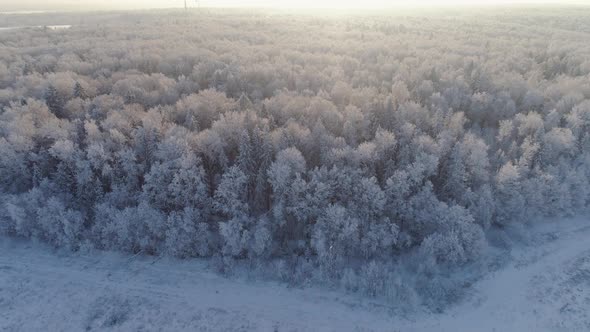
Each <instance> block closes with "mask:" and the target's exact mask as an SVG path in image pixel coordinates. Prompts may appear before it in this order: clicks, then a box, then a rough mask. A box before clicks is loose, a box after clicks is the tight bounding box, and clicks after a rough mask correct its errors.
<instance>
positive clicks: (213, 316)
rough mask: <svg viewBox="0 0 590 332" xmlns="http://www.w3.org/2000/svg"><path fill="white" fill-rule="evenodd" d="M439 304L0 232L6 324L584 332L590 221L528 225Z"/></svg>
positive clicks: (2, 326) (1, 313)
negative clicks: (408, 305) (419, 307)
mask: <svg viewBox="0 0 590 332" xmlns="http://www.w3.org/2000/svg"><path fill="white" fill-rule="evenodd" d="M530 234H532V235H531V236H530V238H528V239H526V241H524V242H525V243H526V244H525V245H520V246H518V247H516V248H514V249H513V250H512V254H511V258H510V259H509V263H508V264H507V265H506V266H504V267H503V268H501V269H499V270H498V271H496V272H494V273H492V274H490V275H489V276H488V277H487V278H485V279H483V280H481V281H480V282H478V283H476V284H475V285H474V286H473V288H472V290H471V291H470V292H468V293H469V294H471V295H469V296H468V297H467V298H465V299H464V300H463V301H462V302H461V303H460V304H458V305H456V306H454V307H451V308H449V309H448V310H446V311H445V313H443V314H432V313H427V312H426V311H421V312H417V313H413V314H407V315H401V314H399V313H396V314H394V313H392V311H391V310H389V308H388V306H387V305H385V304H383V303H378V302H376V301H372V300H369V299H362V298H360V297H357V296H354V295H346V294H343V293H341V292H339V291H328V290H320V289H316V288H306V289H293V288H288V287H287V286H285V285H281V284H277V283H271V282H266V281H252V280H242V279H236V278H232V279H227V278H224V277H221V276H219V275H217V274H215V273H213V272H211V271H209V270H208V269H207V267H206V265H205V263H203V262H202V261H198V260H186V261H178V260H172V259H160V260H157V259H154V258H153V257H130V256H123V255H119V254H113V253H101V252H90V253H89V252H86V253H84V254H71V253H69V254H68V253H65V252H61V251H59V252H55V251H51V250H48V248H47V247H45V246H43V245H39V244H33V243H30V242H21V241H16V240H12V239H5V238H4V239H2V240H0V250H1V255H0V330H2V331H82V330H115V331H195V330H196V331H588V330H590V314H589V312H590V241H588V239H589V238H590V223H589V222H588V220H587V219H583V218H582V219H572V220H563V221H560V222H553V223H543V224H540V225H537V226H534V227H533V232H531V233H530Z"/></svg>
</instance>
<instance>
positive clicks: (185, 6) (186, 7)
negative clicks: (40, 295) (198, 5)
mask: <svg viewBox="0 0 590 332" xmlns="http://www.w3.org/2000/svg"><path fill="white" fill-rule="evenodd" d="M187 9H188V6H187V5H186V0H184V10H187Z"/></svg>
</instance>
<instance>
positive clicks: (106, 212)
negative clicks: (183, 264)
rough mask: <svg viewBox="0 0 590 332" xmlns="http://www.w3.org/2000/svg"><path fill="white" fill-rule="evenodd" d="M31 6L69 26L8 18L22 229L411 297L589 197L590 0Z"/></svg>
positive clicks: (3, 64) (3, 197) (1, 151)
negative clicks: (410, 283)
mask: <svg viewBox="0 0 590 332" xmlns="http://www.w3.org/2000/svg"><path fill="white" fill-rule="evenodd" d="M56 20H59V22H55V21H56ZM29 21H30V22H35V23H34V24H35V25H39V22H42V23H41V24H71V25H72V27H71V28H69V29H58V30H53V29H44V28H25V29H14V30H6V31H0V202H1V204H0V233H3V234H5V235H8V236H13V237H23V238H35V239H39V240H41V241H43V242H46V243H49V244H51V245H53V246H55V247H65V248H69V249H71V250H74V251H77V250H80V249H84V248H97V249H101V250H115V251H121V252H127V253H132V254H137V253H142V254H146V255H168V256H175V257H180V258H190V257H205V258H211V261H214V262H216V263H215V264H216V266H218V268H219V269H220V271H223V272H228V273H230V272H231V271H232V269H233V268H234V266H236V265H240V264H245V265H247V266H250V267H253V268H262V267H264V269H265V271H269V270H271V271H273V272H272V273H275V274H276V276H278V277H280V278H282V279H284V280H287V281H289V282H292V283H294V284H305V283H308V282H316V281H318V282H319V281H321V282H327V283H330V284H334V285H340V286H341V287H343V288H345V289H347V290H351V291H357V290H358V291H361V292H363V293H365V294H368V295H373V296H375V295H379V296H381V295H383V294H386V295H385V296H390V297H392V298H400V297H409V296H411V294H406V293H404V292H410V290H409V288H408V289H406V287H402V286H401V283H402V282H401V281H400V279H399V276H400V275H401V270H404V271H405V270H409V272H411V273H412V274H413V275H415V276H416V278H418V279H417V280H420V279H419V278H420V276H422V277H423V282H424V283H427V282H428V281H431V278H430V276H431V275H432V274H433V273H435V272H433V271H439V270H440V269H443V268H444V269H448V268H456V267H461V266H465V265H467V264H471V263H473V262H477V260H478V258H480V257H481V255H482V253H483V252H484V251H485V250H486V248H487V247H488V246H489V245H490V241H491V239H490V238H491V237H490V234H491V233H494V234H496V233H498V232H501V230H502V229H505V228H506V227H513V226H515V225H523V227H526V225H525V224H526V223H528V222H531V221H534V220H536V219H538V218H542V217H564V216H575V215H578V214H580V213H583V212H584V211H586V209H587V208H588V206H589V203H590V182H589V180H590V44H589V43H588V41H589V40H590V10H588V9H580V8H575V9H572V8H569V9H557V8H551V9H537V10H533V9H530V8H529V9H511V10H510V11H508V10H505V9H497V10H491V11H490V10H486V11H485V12H478V13H477V15H473V13H471V12H464V11H450V10H449V11H448V12H445V13H444V15H443V14H441V13H436V14H435V13H430V12H427V13H421V14H416V13H411V12H408V13H401V14H400V13H390V14H389V15H385V14H379V15H377V14H365V15H333V16H322V15H292V14H286V13H285V12H260V11H212V10H200V11H196V10H195V11H189V12H188V13H185V12H180V11H169V12H151V11H146V12H118V13H117V12H113V13H101V14H84V15H83V16H80V15H79V14H52V15H46V14H35V15H5V16H0V26H8V25H14V26H24V25H27V24H28V22H29ZM519 227H520V226H519ZM494 239H495V241H496V242H498V240H497V239H496V238H494ZM406 258H410V259H408V260H406ZM406 272H408V271H406ZM419 289H420V290H419V292H422V294H420V295H424V296H430V295H432V294H433V293H436V292H443V291H442V290H440V285H438V286H436V287H430V288H429V287H427V286H426V285H421V286H420V287H419Z"/></svg>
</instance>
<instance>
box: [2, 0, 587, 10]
mask: <svg viewBox="0 0 590 332" xmlns="http://www.w3.org/2000/svg"><path fill="white" fill-rule="evenodd" d="M187 2H188V3H189V5H192V6H195V0H187ZM200 2H201V6H203V7H278V8H387V7H394V6H408V3H409V6H416V5H417V6H433V5H443V6H448V5H458V4H469V5H496V4H514V3H529V4H530V3H575V4H590V0H410V1H408V0H200ZM183 6H184V0H0V12H1V11H14V10H60V9H123V8H124V9H139V8H170V7H183Z"/></svg>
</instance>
